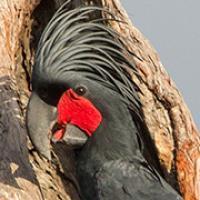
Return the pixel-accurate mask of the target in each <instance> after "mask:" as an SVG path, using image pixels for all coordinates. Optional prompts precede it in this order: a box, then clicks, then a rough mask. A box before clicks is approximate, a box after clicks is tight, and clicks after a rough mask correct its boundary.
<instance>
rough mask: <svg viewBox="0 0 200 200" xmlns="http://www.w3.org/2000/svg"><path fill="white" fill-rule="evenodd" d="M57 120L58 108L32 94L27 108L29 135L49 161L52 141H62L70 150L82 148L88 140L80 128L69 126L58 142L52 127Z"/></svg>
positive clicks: (37, 148)
mask: <svg viewBox="0 0 200 200" xmlns="http://www.w3.org/2000/svg"><path fill="white" fill-rule="evenodd" d="M56 119H57V108H56V107H54V106H51V105H48V104H47V103H46V102H44V101H43V100H42V99H40V97H39V96H38V95H37V94H36V93H35V92H32V94H31V97H30V100H29V104H28V108H27V128H28V133H29V137H30V139H31V141H32V143H33V145H34V146H35V148H36V150H37V151H38V152H39V153H40V154H41V155H42V156H44V157H45V158H47V159H48V160H51V144H50V143H51V141H53V142H59V141H61V142H64V143H65V144H66V145H68V146H69V147H70V148H80V147H82V146H83V145H84V144H85V143H86V141H87V139H88V137H87V136H86V134H85V133H84V132H83V131H81V130H80V129H79V128H78V127H76V126H74V125H71V124H67V126H66V128H65V132H64V135H63V137H62V138H61V140H57V139H56V138H55V137H54V131H53V127H52V124H55V121H56ZM52 132H53V133H52Z"/></svg>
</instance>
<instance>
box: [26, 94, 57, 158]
mask: <svg viewBox="0 0 200 200" xmlns="http://www.w3.org/2000/svg"><path fill="white" fill-rule="evenodd" d="M56 116H57V109H56V107H54V106H50V105H48V104H47V103H45V102H44V101H43V100H41V99H40V98H39V96H38V95H37V94H36V93H35V92H32V94H31V97H30V100H29V104H28V108H27V128H28V133H29V136H30V139H31V141H32V143H33V145H34V146H35V148H36V150H37V151H39V152H40V154H42V155H43V156H44V157H46V158H47V159H49V160H51V152H50V134H49V133H50V129H51V123H52V121H54V120H55V119H56Z"/></svg>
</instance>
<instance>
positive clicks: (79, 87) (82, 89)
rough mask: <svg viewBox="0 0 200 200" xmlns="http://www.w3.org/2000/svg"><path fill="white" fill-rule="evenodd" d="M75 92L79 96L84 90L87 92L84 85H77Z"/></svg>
mask: <svg viewBox="0 0 200 200" xmlns="http://www.w3.org/2000/svg"><path fill="white" fill-rule="evenodd" d="M75 92H76V94H78V95H79V96H83V95H84V94H85V93H86V92H87V88H86V87H84V86H78V87H77V88H76V89H75Z"/></svg>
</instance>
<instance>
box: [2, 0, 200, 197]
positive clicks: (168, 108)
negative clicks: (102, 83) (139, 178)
mask: <svg viewBox="0 0 200 200" xmlns="http://www.w3.org/2000/svg"><path fill="white" fill-rule="evenodd" d="M63 1H64V0H55V1H53V0H52V1H48V0H42V1H41V2H40V0H32V1H30V0H12V1H11V0H10V1H9V0H1V2H0V9H1V12H0V100H1V103H0V151H1V154H0V200H1V199H8V200H10V199H13V200H15V199H16V200H17V199H20V200H25V199H30V200H31V199H34V200H39V199H42V198H43V197H42V195H41V192H40V191H42V193H43V196H44V199H47V200H48V199H49V200H50V199H54V200H64V199H65V200H66V199H73V200H78V199H80V198H79V187H78V184H77V182H76V174H75V169H74V159H73V152H72V151H70V150H68V149H66V147H64V146H62V145H61V144H60V146H56V147H52V148H53V150H54V152H55V153H54V159H53V162H52V163H48V162H47V161H46V160H45V159H43V158H40V157H39V156H38V154H37V152H36V151H35V149H34V148H33V147H32V146H31V144H30V142H29V141H28V142H27V138H26V135H27V134H26V129H25V123H24V116H25V115H24V113H25V112H24V111H25V108H26V105H27V101H28V97H29V95H30V73H31V66H32V63H33V62H34V61H33V56H34V49H35V48H36V45H37V42H38V39H39V37H40V34H41V32H42V30H43V28H44V26H45V25H46V23H47V22H48V21H49V19H50V18H51V16H52V14H53V13H54V12H55V9H56V8H57V7H58V5H59V4H60V3H62V2H63ZM73 2H74V5H79V4H80V3H81V0H74V1H73ZM82 2H84V3H86V4H94V5H99V6H103V7H107V8H108V9H109V10H111V11H112V12H114V13H115V16H117V18H119V19H120V20H121V21H123V23H122V22H120V23H119V22H114V21H111V22H110V26H112V27H113V28H114V29H115V30H116V31H118V32H119V34H120V35H122V37H124V38H126V39H125V40H123V41H124V42H125V44H126V46H127V48H128V49H129V50H130V51H131V52H134V54H136V55H137V57H138V58H137V57H135V56H132V57H131V58H130V59H132V60H133V62H135V63H136V66H137V68H138V72H139V73H140V75H141V77H142V79H141V80H138V79H137V78H136V77H134V76H133V80H134V81H135V82H136V83H137V84H138V86H139V88H140V89H141V93H140V97H141V100H142V104H143V110H144V114H145V120H146V123H147V127H148V129H149V131H150V133H151V137H152V139H153V141H154V142H155V145H156V148H157V152H158V156H159V160H160V162H161V165H162V169H163V172H164V175H165V178H166V180H167V181H168V182H169V183H170V184H171V185H172V186H173V187H174V188H176V189H177V190H179V189H180V191H181V193H182V195H183V196H184V199H185V200H197V199H200V160H199V158H200V150H199V145H200V139H199V135H198V132H197V129H196V127H195V125H194V122H193V120H192V117H191V114H190V112H189V110H188V108H187V106H186V105H185V103H184V101H183V99H182V97H181V95H180V93H179V91H178V90H177V88H176V86H175V84H174V83H173V81H172V80H171V79H170V77H169V76H168V74H167V73H166V71H165V70H164V68H163V66H162V64H161V62H160V60H159V57H158V55H157V53H156V52H155V50H154V49H153V48H152V47H151V45H150V44H149V42H148V41H147V40H146V39H145V38H144V37H143V35H142V34H141V33H140V32H139V31H138V30H137V29H136V28H135V27H134V26H132V24H131V22H130V20H129V18H128V16H127V14H126V12H125V11H124V10H123V8H122V7H121V5H120V2H119V0H96V1H95V0H93V1H92V0H82ZM39 3H40V4H39ZM58 3H59V4H58ZM31 31H32V32H31ZM27 143H28V145H27ZM27 146H28V149H27ZM28 150H29V151H28ZM63 154H65V155H66V156H65V157H63V156H62V155H63ZM30 163H31V165H30ZM63 163H65V165H63ZM66 163H67V164H66ZM63 166H65V167H63ZM36 177H37V179H36ZM38 182H39V183H38ZM39 185H40V187H39Z"/></svg>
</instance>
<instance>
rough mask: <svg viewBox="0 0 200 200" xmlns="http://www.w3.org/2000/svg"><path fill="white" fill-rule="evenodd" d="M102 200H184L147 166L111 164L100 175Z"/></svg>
mask: <svg viewBox="0 0 200 200" xmlns="http://www.w3.org/2000/svg"><path fill="white" fill-rule="evenodd" d="M96 191H97V195H98V199H99V200H113V199H115V200H169V199H170V200H181V199H182V198H181V197H180V195H179V194H178V193H177V192H176V191H175V190H174V189H173V188H172V187H171V186H169V185H168V183H167V182H165V181H164V179H163V178H161V177H160V175H159V174H158V173H157V172H156V171H155V170H153V169H152V168H151V167H150V166H149V165H148V164H147V163H146V162H141V161H138V160H133V161H125V160H117V161H110V162H107V163H105V164H104V166H103V167H102V168H101V169H100V170H99V171H98V172H97V173H96Z"/></svg>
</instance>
